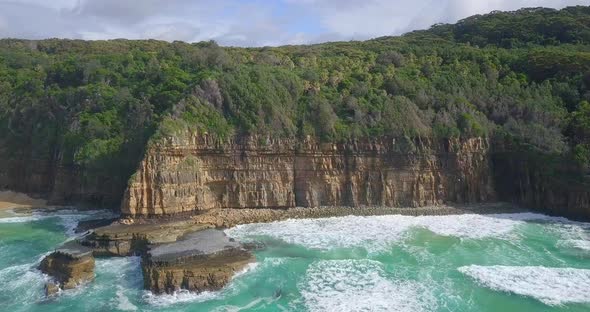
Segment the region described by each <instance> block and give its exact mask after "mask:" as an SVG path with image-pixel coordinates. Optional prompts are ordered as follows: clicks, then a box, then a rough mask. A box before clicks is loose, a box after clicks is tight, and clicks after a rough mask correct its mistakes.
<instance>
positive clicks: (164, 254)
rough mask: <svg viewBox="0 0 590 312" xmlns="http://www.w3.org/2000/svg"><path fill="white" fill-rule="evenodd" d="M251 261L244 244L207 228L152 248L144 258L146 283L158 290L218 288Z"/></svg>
mask: <svg viewBox="0 0 590 312" xmlns="http://www.w3.org/2000/svg"><path fill="white" fill-rule="evenodd" d="M252 261H254V257H253V255H252V254H251V253H250V252H249V251H247V250H245V249H244V248H242V246H241V244H239V243H238V242H235V241H233V240H231V239H230V238H228V237H227V236H226V235H225V233H223V232H222V231H220V230H214V229H207V230H203V231H199V232H196V233H192V234H188V235H186V236H184V237H182V238H181V239H180V240H179V241H177V242H174V243H169V244H162V245H159V246H154V247H153V248H151V250H150V251H148V254H147V256H146V257H145V258H144V259H143V261H142V270H143V276H144V286H145V288H146V289H148V290H151V291H153V292H154V293H157V294H161V293H173V292H174V291H178V290H180V289H186V290H189V291H196V292H201V291H207V290H219V289H221V288H223V286H225V285H226V284H227V283H229V282H230V281H231V279H232V277H233V276H234V275H235V274H236V273H237V272H238V271H240V270H243V269H244V268H245V267H246V266H247V265H248V263H250V262H252Z"/></svg>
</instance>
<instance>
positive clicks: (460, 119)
mask: <svg viewBox="0 0 590 312" xmlns="http://www.w3.org/2000/svg"><path fill="white" fill-rule="evenodd" d="M588 101H590V7H570V8H566V9H563V10H560V11H557V10H552V9H523V10H520V11H517V12H507V13H502V12H495V13H492V14H489V15H485V16H474V17H470V18H468V19H465V20H463V21H460V22H459V23H457V24H455V25H436V26H434V27H432V28H431V29H430V30H426V31H417V32H413V33H409V34H406V35H404V36H401V37H383V38H378V39H374V40H369V41H364V42H337V43H326V44H318V45H309V46H284V47H276V48H268V47H266V48H249V49H245V48H222V47H219V46H217V45H216V44H215V43H214V42H201V43H194V44H188V43H183V42H173V43H166V42H160V41H153V40H148V41H127V40H112V41H93V42H88V41H78V40H56V39H51V40H42V41H26V40H13V39H4V40H0V141H1V142H2V146H3V147H4V152H3V153H4V154H5V155H4V156H3V157H8V158H21V159H50V160H54V161H57V162H59V163H60V164H63V165H76V166H79V167H81V168H84V169H86V171H85V172H91V171H92V170H100V171H101V172H103V173H107V174H112V175H114V176H118V177H120V178H121V179H127V177H129V175H130V174H131V172H132V171H133V170H134V169H135V167H136V165H137V162H138V160H139V158H140V157H141V154H142V152H143V151H144V149H145V146H146V142H147V141H148V140H149V138H150V137H151V136H152V135H154V133H156V131H157V135H158V136H170V135H173V134H174V133H175V132H177V131H179V130H182V129H185V128H193V129H195V130H199V131H202V132H209V133H212V134H215V135H218V136H230V135H233V134H258V135H263V136H264V135H271V136H281V137H290V138H299V137H306V136H312V137H316V138H318V139H319V140H322V141H344V140H349V139H354V138H364V137H375V136H398V137H399V136H405V137H410V138H412V137H420V136H435V137H442V138H449V137H475V136H490V135H494V134H495V133H502V134H503V135H507V136H509V137H512V138H515V139H517V140H519V141H521V142H525V143H526V144H529V145H531V146H534V147H535V148H538V149H539V150H541V151H546V152H550V153H557V154H563V155H570V156H573V157H574V158H575V159H576V160H577V161H578V162H579V163H580V164H581V165H582V166H588V165H589V163H590V156H589V153H590V104H588ZM91 169H92V170H91Z"/></svg>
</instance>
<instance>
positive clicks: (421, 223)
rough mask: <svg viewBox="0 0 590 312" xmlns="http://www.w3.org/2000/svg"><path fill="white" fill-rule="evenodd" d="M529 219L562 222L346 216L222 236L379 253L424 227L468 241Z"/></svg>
mask: <svg viewBox="0 0 590 312" xmlns="http://www.w3.org/2000/svg"><path fill="white" fill-rule="evenodd" d="M532 220H546V221H551V220H555V221H560V222H561V221H563V220H565V219H563V220H562V218H552V217H548V216H545V215H542V214H535V213H516V214H495V215H475V214H471V215H469V214H468V215H453V216H422V217H411V216H401V215H393V216H372V217H358V216H347V217H335V218H326V219H303V220H286V221H279V222H273V223H266V224H263V223H258V224H246V225H239V226H236V227H234V228H231V229H228V230H226V233H227V234H228V235H229V236H231V237H234V238H237V239H239V240H242V241H251V240H254V239H256V238H257V237H260V236H265V237H271V238H274V239H280V240H283V241H285V242H287V243H291V244H297V245H302V246H305V247H307V248H313V249H333V248H353V247H364V248H367V249H368V250H369V251H370V252H375V251H379V250H383V249H384V248H386V247H387V246H389V245H390V244H391V243H392V242H397V241H400V240H402V239H404V238H405V237H406V236H407V234H408V230H409V229H411V228H425V229H428V230H430V231H432V232H434V233H436V234H438V235H443V236H455V237H460V238H469V239H481V238H487V237H499V238H502V237H504V238H510V234H511V232H512V231H513V230H514V229H515V228H516V227H517V226H519V225H522V224H524V223H525V222H526V221H532ZM564 222H565V221H564Z"/></svg>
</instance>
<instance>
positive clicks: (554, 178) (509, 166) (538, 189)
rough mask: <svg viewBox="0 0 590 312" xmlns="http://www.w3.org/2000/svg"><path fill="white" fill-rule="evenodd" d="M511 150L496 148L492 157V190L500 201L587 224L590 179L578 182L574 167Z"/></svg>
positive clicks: (498, 145) (589, 202) (570, 164)
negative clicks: (493, 181) (494, 186)
mask: <svg viewBox="0 0 590 312" xmlns="http://www.w3.org/2000/svg"><path fill="white" fill-rule="evenodd" d="M514 150H517V149H515V148H514V147H512V146H506V145H505V144H496V147H495V152H494V153H493V157H492V159H493V166H494V174H495V176H496V177H495V180H496V185H497V187H496V188H497V192H498V196H499V198H500V199H501V200H504V201H512V202H515V203H518V204H519V205H522V206H524V207H527V208H530V209H533V210H537V211H541V212H543V213H547V214H551V215H557V216H564V217H567V218H570V219H575V220H581V221H588V220H590V179H589V178H588V177H586V178H583V177H581V178H580V176H581V175H580V172H579V170H580V169H579V168H578V167H576V165H575V164H574V163H572V162H571V161H567V160H565V159H557V160H548V159H545V158H539V157H537V156H535V155H531V154H524V153H516V152H513V151H514ZM551 162H554V163H553V164H551Z"/></svg>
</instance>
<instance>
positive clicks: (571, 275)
mask: <svg viewBox="0 0 590 312" xmlns="http://www.w3.org/2000/svg"><path fill="white" fill-rule="evenodd" d="M458 270H459V272H461V273H463V274H465V275H467V276H469V277H471V278H473V279H474V280H475V281H476V282H477V283H479V284H480V285H482V286H485V287H488V288H490V289H493V290H497V291H503V292H510V293H514V294H517V295H522V296H527V297H532V298H535V299H537V300H539V301H541V302H543V303H545V304H547V305H562V304H567V303H588V302H590V292H589V291H588V290H589V289H590V270H585V269H573V268H548V267H542V266H522V267H520V266H479V265H471V266H464V267H460V268H459V269H458Z"/></svg>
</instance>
